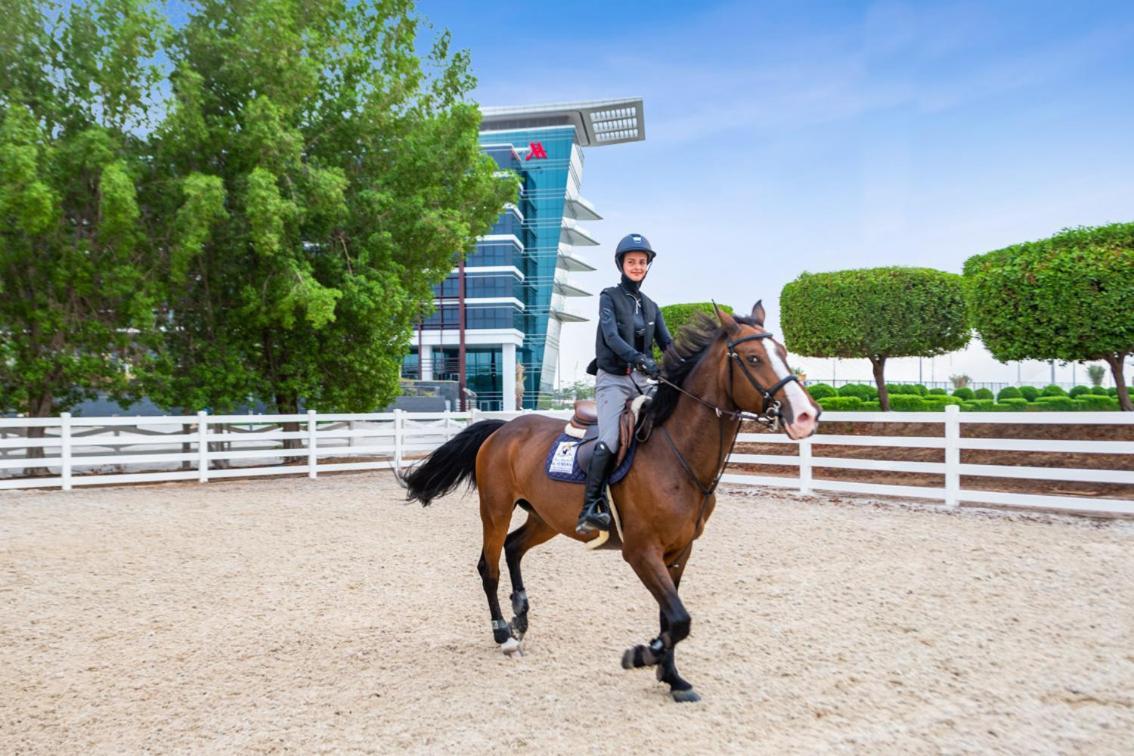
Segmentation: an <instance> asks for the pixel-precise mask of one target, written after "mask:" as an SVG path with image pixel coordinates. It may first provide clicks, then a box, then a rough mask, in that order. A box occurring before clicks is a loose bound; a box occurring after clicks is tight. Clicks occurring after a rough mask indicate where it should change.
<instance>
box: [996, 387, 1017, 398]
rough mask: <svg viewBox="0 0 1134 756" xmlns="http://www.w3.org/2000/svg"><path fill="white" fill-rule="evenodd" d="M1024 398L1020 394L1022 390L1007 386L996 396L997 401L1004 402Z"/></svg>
mask: <svg viewBox="0 0 1134 756" xmlns="http://www.w3.org/2000/svg"><path fill="white" fill-rule="evenodd" d="M1022 397H1023V394H1022V393H1020V389H1018V388H1016V387H1015V386H1005V387H1004V388H1002V389H1000V393H999V394H997V395H996V401H998V402H1002V401H1004V400H1005V399H1020V398H1022Z"/></svg>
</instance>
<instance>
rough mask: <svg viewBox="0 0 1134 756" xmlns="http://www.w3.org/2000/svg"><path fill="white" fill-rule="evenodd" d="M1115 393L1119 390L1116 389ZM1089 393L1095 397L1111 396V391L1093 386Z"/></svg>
mask: <svg viewBox="0 0 1134 756" xmlns="http://www.w3.org/2000/svg"><path fill="white" fill-rule="evenodd" d="M1115 391H1116V392H1117V389H1115ZM1089 393H1091V394H1092V395H1094V396H1110V395H1111V394H1110V393H1109V391H1108V390H1107V389H1105V388H1103V387H1102V386H1091V390H1090V392H1089Z"/></svg>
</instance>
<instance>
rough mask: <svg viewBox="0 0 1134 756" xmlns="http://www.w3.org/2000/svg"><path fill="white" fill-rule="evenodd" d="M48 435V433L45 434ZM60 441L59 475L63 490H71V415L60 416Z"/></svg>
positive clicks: (66, 413)
mask: <svg viewBox="0 0 1134 756" xmlns="http://www.w3.org/2000/svg"><path fill="white" fill-rule="evenodd" d="M44 435H45V436H46V435H47V434H46V433H45V434H44ZM59 439H60V449H59V456H60V457H61V458H62V462H61V463H60V471H59V475H60V477H62V478H63V490H64V491H70V490H71V413H70V412H62V413H60V415H59Z"/></svg>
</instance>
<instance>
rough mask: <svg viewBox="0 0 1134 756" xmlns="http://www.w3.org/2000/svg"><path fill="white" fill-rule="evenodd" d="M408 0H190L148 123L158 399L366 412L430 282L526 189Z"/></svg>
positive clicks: (382, 399)
mask: <svg viewBox="0 0 1134 756" xmlns="http://www.w3.org/2000/svg"><path fill="white" fill-rule="evenodd" d="M419 23H420V22H419V20H418V19H417V18H416V17H415V15H414V8H413V3H412V2H410V1H409V0H388V1H386V2H358V3H356V2H350V1H348V0H317V1H316V2H303V1H301V0H237V1H236V2H229V1H228V0H197V2H195V3H194V4H193V6H192V12H191V15H190V17H189V20H188V22H187V23H186V25H185V26H184V28H182V29H181V30H180V31H179V32H178V33H177V34H176V35H175V37H174V39H173V42H172V45H171V48H170V59H171V61H172V64H173V66H174V75H173V87H172V92H173V103H172V105H171V107H170V109H169V113H168V116H167V117H166V119H165V120H164V122H163V123H162V124H161V126H160V128H159V129H158V131H157V134H156V139H155V160H154V164H153V165H154V168H153V170H154V174H155V182H154V186H155V191H154V192H153V193H152V195H150V196H149V197H148V198H147V200H148V202H149V204H150V206H151V207H152V208H153V220H154V229H155V231H154V235H155V237H156V238H159V239H160V240H161V250H162V255H161V269H162V271H163V273H164V275H163V278H164V280H165V281H166V282H167V283H168V286H167V287H166V291H165V297H164V299H165V301H166V303H167V311H166V313H165V320H166V321H167V322H168V323H169V324H170V328H169V329H168V330H167V332H166V333H165V335H164V337H163V339H161V340H160V341H158V342H155V343H154V344H153V354H154V359H153V360H152V361H151V362H150V364H149V365H148V368H147V371H146V378H145V384H146V386H147V389H148V392H149V393H150V395H151V396H153V397H154V399H155V401H157V402H158V403H159V404H161V405H163V406H167V407H185V408H197V407H203V406H208V407H212V408H213V409H215V410H225V409H229V408H232V407H233V406H234V405H236V404H239V403H240V402H242V401H244V400H246V399H247V398H250V397H251V398H258V399H261V400H263V401H265V402H266V403H267V404H268V405H269V406H271V407H273V408H274V409H275V410H277V411H280V412H295V411H296V410H297V409H298V407H299V406H300V403H302V404H303V405H304V406H306V407H308V408H316V409H331V410H340V411H360V410H371V409H373V408H375V407H377V406H382V405H384V404H386V403H388V402H389V401H390V400H391V399H392V398H393V397H394V396H395V395H396V394H397V392H398V374H399V369H400V364H401V358H402V355H403V354H404V353H405V351H406V349H407V348H408V344H409V337H410V333H411V330H412V326H413V323H414V322H415V320H416V319H417V317H418V316H419V315H420V313H421V310H422V306H423V303H428V302H430V301H431V300H432V285H433V284H435V283H437V282H439V281H441V280H443V279H444V278H445V276H446V275H448V273H449V271H450V269H451V267H452V266H453V264H454V259H455V255H456V254H457V253H460V252H462V251H464V250H468V249H470V248H471V247H472V246H473V244H474V242H475V239H476V237H477V236H479V235H481V234H484V233H486V232H487V231H488V229H489V228H490V227H491V225H492V223H493V222H494V221H495V219H496V217H497V216H498V214H499V212H500V209H501V207H502V206H503V205H504V203H505V202H507V201H510V200H513V199H514V198H515V195H516V192H517V181H516V180H515V179H514V177H501V176H500V175H499V174H498V169H497V167H496V164H495V163H494V162H493V161H492V160H491V159H490V158H488V157H487V156H485V155H483V154H482V153H481V152H480V149H479V146H478V143H477V131H478V127H479V121H480V115H479V111H478V110H477V108H476V107H475V105H473V104H471V103H470V102H468V100H467V96H468V93H469V92H470V91H471V89H472V87H473V86H474V80H473V78H472V76H471V75H470V74H469V58H468V54H467V53H466V52H457V53H451V52H450V50H449V36H448V35H447V34H442V35H441V36H440V37H438V38H437V39H436V40H435V41H434V43H433V46H432V49H431V51H430V52H429V54H428V55H427V56H426V57H425V59H424V60H423V59H420V58H419V57H418V56H417V54H416V53H415V49H416V45H417V43H418V35H417V29H418V26H419Z"/></svg>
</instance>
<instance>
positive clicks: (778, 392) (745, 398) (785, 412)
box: [714, 302, 822, 439]
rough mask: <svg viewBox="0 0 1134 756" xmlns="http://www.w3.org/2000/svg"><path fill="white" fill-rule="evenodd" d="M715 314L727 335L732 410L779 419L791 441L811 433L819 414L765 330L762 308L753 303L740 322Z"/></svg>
mask: <svg viewBox="0 0 1134 756" xmlns="http://www.w3.org/2000/svg"><path fill="white" fill-rule="evenodd" d="M714 307H716V306H715V305H714ZM716 310H717V317H718V318H719V319H720V322H721V325H722V326H723V328H724V333H725V348H726V350H727V363H728V365H727V367H725V368H724V370H726V371H727V374H726V378H725V380H726V381H727V390H728V392H729V395H730V396H731V397H732V401H733V402H734V403H735V404H736V406H738V407H740V408H741V409H742V410H744V411H746V412H754V413H757V414H760V415H764V416H776V417H778V418H779V419H780V420H781V422H782V424H783V427H784V432H785V433H787V435H788V436H789V437H790V438H793V439H801V438H807V437H808V436H810V435H812V434H813V433H815V431H816V429H817V428H818V427H819V415H820V414H821V412H822V410H821V409H820V407H819V405H818V404H816V403H815V400H813V399H812V398H811V395H810V394H808V393H807V389H805V388H803V386H802V385H801V384H800V382H799V380H798V379H797V378H796V376H795V375H794V374H793V373H792V371H791V369H790V368H789V367H788V362H787V350H786V349H785V348H784V345H783V344H781V343H779V342H778V341H776V340H775V339H773V338H772V334H770V333H769V332H768V331H766V330H764V306H763V305H762V304H761V303H760V302H757V303H756V304H755V305H754V306H753V307H752V314H751V316H750V317H748V318H742V319H740V320H737V319H736V318H734V317H732V316H731V315H729V314H728V313H725V312H722V311H721V310H720V309H719V308H716Z"/></svg>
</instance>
